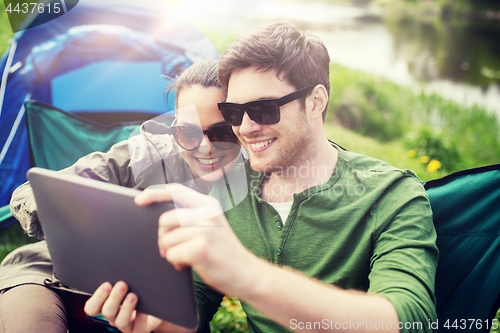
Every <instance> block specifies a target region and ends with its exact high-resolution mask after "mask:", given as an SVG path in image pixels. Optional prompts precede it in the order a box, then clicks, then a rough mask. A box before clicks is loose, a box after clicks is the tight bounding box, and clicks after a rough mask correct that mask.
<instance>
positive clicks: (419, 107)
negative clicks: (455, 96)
mask: <svg viewBox="0 0 500 333" xmlns="http://www.w3.org/2000/svg"><path fill="white" fill-rule="evenodd" d="M330 84H331V93H330V102H329V105H328V111H327V119H328V120H329V121H331V122H334V123H339V124H341V125H342V126H344V127H346V128H349V129H352V130H354V131H355V132H357V133H359V134H361V135H365V136H369V137H372V138H374V139H376V140H377V141H379V142H381V143H384V142H390V141H399V140H402V139H403V138H404V136H405V134H406V133H408V132H415V133H418V132H419V131H420V129H421V128H422V126H424V125H428V126H430V127H431V128H434V129H436V128H440V129H441V130H440V134H439V136H440V137H441V139H440V140H441V141H443V142H446V145H445V146H446V147H455V149H456V150H457V152H458V155H459V156H460V158H459V162H453V163H451V165H448V166H447V167H449V168H450V169H449V171H458V170H459V169H464V168H473V167H478V166H482V165H488V164H494V163H498V161H499V160H500V125H499V120H498V119H497V117H496V116H495V115H494V114H492V113H489V112H487V111H486V110H485V109H484V108H481V107H478V106H473V107H466V106H462V105H459V104H458V103H455V102H453V101H450V100H448V99H445V98H443V97H441V96H438V95H437V94H425V93H423V92H421V93H415V91H414V90H412V89H411V88H409V87H404V86H400V85H398V84H396V83H394V82H391V81H389V80H388V79H384V78H381V77H377V76H374V75H370V74H366V73H363V72H360V71H357V70H353V69H348V68H345V67H342V66H340V65H337V64H331V66H330ZM368 155H370V154H368ZM441 162H442V161H441Z"/></svg>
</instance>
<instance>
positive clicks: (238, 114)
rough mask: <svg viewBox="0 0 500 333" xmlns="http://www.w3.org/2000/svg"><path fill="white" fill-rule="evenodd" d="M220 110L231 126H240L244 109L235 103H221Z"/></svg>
mask: <svg viewBox="0 0 500 333" xmlns="http://www.w3.org/2000/svg"><path fill="white" fill-rule="evenodd" d="M219 110H220V113H221V114H222V117H223V118H224V120H225V121H226V122H227V123H228V124H229V125H231V126H240V125H241V121H242V120H243V113H244V112H245V111H244V110H243V109H241V108H239V107H238V106H235V105H228V104H222V103H219Z"/></svg>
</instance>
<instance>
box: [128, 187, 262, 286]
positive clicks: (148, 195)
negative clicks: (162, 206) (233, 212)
mask: <svg viewBox="0 0 500 333" xmlns="http://www.w3.org/2000/svg"><path fill="white" fill-rule="evenodd" d="M164 201H174V202H175V203H176V206H177V207H180V208H176V209H173V210H170V211H168V212H165V213H163V214H162V215H161V216H160V219H159V228H158V247H159V249H160V255H161V256H162V257H164V258H166V259H167V260H168V261H169V262H170V263H171V264H172V265H174V267H175V268H176V269H181V268H183V267H185V266H191V267H192V268H193V269H194V270H195V271H196V273H198V275H199V276H200V277H201V278H202V279H203V280H204V281H205V283H207V284H208V285H210V286H212V287H214V288H215V289H217V290H219V291H220V292H222V293H226V294H229V295H241V294H242V293H243V292H246V291H248V290H249V286H251V285H252V283H251V282H250V279H249V277H248V275H249V272H258V269H257V267H252V266H255V265H259V264H261V260H260V259H258V258H257V257H255V256H254V255H253V254H251V253H250V252H249V251H248V250H247V249H246V248H245V247H244V246H243V245H242V244H241V242H240V241H239V240H238V238H237V237H236V235H235V234H234V232H233V230H232V229H231V227H230V225H229V223H228V222H227V220H226V217H225V216H224V214H223V212H222V208H221V206H220V204H219V202H218V201H217V200H216V199H215V198H212V197H209V196H207V195H204V194H201V193H198V192H196V191H194V190H192V189H190V188H187V187H185V186H182V185H176V184H174V185H168V186H167V188H166V189H161V190H159V189H146V190H145V191H143V192H142V193H141V194H139V195H138V196H137V197H136V198H135V202H136V204H138V205H140V206H145V205H149V204H152V203H155V202H164ZM245 272H246V274H245Z"/></svg>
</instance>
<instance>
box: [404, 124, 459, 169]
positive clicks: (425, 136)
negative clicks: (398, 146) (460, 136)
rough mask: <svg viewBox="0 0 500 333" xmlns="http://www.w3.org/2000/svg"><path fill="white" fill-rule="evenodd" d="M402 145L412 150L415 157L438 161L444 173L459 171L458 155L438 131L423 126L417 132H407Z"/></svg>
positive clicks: (454, 148)
mask: <svg viewBox="0 0 500 333" xmlns="http://www.w3.org/2000/svg"><path fill="white" fill-rule="evenodd" d="M404 145H405V147H406V148H407V149H409V150H414V151H415V152H416V156H427V157H428V158H429V159H430V160H433V159H434V160H437V161H439V162H440V163H441V166H442V169H443V170H444V171H448V172H451V171H456V170H458V169H460V154H459V152H458V150H457V148H456V147H455V146H453V145H452V144H450V142H449V141H448V140H447V138H446V137H445V136H444V135H443V132H442V131H441V130H440V129H435V128H432V127H430V126H429V125H424V126H422V127H421V128H420V129H419V130H418V131H417V132H408V133H407V135H406V137H405V140H404Z"/></svg>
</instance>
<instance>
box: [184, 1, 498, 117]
mask: <svg viewBox="0 0 500 333" xmlns="http://www.w3.org/2000/svg"><path fill="white" fill-rule="evenodd" d="M179 8H180V12H182V13H183V15H179V12H177V13H176V17H177V19H179V18H180V19H182V20H191V21H192V22H194V23H195V24H200V23H201V24H202V25H209V26H213V27H216V28H218V29H230V30H231V31H232V32H234V33H238V34H239V33H243V32H247V31H250V30H252V29H254V28H255V27H257V26H261V25H264V24H268V23H272V22H276V21H279V20H286V21H288V22H291V23H293V24H295V25H296V26H298V27H299V28H300V29H305V30H308V31H310V32H311V33H313V34H315V35H317V36H318V37H320V38H321V39H322V40H323V41H324V43H325V45H326V46H327V49H328V52H329V54H330V58H331V60H332V61H333V62H337V63H340V64H341V65H344V66H347V67H350V68H354V69H359V70H362V71H364V72H368V73H373V74H376V75H381V76H384V77H387V78H389V79H390V80H393V81H395V82H397V83H399V84H404V85H408V86H411V87H413V88H414V89H415V90H417V91H420V90H421V89H423V90H424V91H426V92H436V93H438V94H439V95H442V96H444V97H447V98H450V99H453V100H455V101H457V102H458V103H462V104H465V105H472V104H478V105H480V106H483V107H485V108H486V109H487V110H489V111H491V112H495V113H496V114H497V115H498V116H499V118H500V22H499V21H492V22H488V21H472V20H465V19H460V20H459V19H457V20H453V21H429V22H413V21H408V20H407V21H404V20H403V21H384V20H383V19H382V17H381V14H382V12H381V10H380V9H377V8H371V7H368V6H355V5H343V4H335V3H328V2H321V1H296V2H294V1H293V2H290V1H286V2H284V1H278V0H274V1H272V0H271V1H268V0H267V1H263V0H253V1H250V0H239V1H228V0H214V1H211V2H209V4H208V2H203V1H201V0H182V1H180V2H179Z"/></svg>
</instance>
